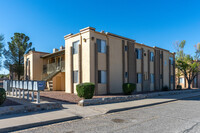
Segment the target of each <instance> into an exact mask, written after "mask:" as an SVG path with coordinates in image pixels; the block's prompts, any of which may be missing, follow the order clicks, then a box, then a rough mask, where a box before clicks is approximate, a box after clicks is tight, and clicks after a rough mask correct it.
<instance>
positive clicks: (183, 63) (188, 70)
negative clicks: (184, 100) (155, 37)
mask: <svg viewBox="0 0 200 133" xmlns="http://www.w3.org/2000/svg"><path fill="white" fill-rule="evenodd" d="M184 46H185V41H184V42H183V41H182V43H180V45H179V50H180V49H181V50H180V51H178V50H177V55H176V68H177V69H178V70H177V72H178V71H179V72H180V73H178V74H180V75H184V76H185V78H186V80H187V82H188V89H191V83H192V81H193V80H194V79H195V77H196V76H197V75H198V73H199V72H200V62H199V61H200V60H199V57H200V44H197V45H195V55H194V56H192V55H187V54H185V53H184V50H183V49H184Z"/></svg>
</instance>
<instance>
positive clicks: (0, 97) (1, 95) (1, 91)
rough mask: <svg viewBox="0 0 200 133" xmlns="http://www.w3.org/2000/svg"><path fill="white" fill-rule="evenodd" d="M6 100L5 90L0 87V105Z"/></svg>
mask: <svg viewBox="0 0 200 133" xmlns="http://www.w3.org/2000/svg"><path fill="white" fill-rule="evenodd" d="M5 100H6V91H5V90H4V89H3V88H0V105H2V104H3V103H4V101H5Z"/></svg>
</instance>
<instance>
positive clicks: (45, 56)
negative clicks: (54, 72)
mask: <svg viewBox="0 0 200 133" xmlns="http://www.w3.org/2000/svg"><path fill="white" fill-rule="evenodd" d="M62 52H64V53H65V49H64V50H61V51H58V52H55V53H50V54H46V55H43V56H41V58H47V57H50V56H52V55H56V54H59V53H62Z"/></svg>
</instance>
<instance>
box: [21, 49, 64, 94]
mask: <svg viewBox="0 0 200 133" xmlns="http://www.w3.org/2000/svg"><path fill="white" fill-rule="evenodd" d="M24 80H45V81H47V89H48V90H55V91H58V90H59V91H64V90H65V49H64V47H60V50H58V49H53V53H44V52H38V51H30V52H29V53H28V54H25V55H24Z"/></svg>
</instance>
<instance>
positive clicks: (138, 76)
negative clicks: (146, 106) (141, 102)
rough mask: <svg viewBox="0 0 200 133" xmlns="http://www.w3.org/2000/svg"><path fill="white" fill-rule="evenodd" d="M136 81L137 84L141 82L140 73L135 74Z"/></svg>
mask: <svg viewBox="0 0 200 133" xmlns="http://www.w3.org/2000/svg"><path fill="white" fill-rule="evenodd" d="M137 83H138V84H140V83H142V74H141V73H138V74H137Z"/></svg>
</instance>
